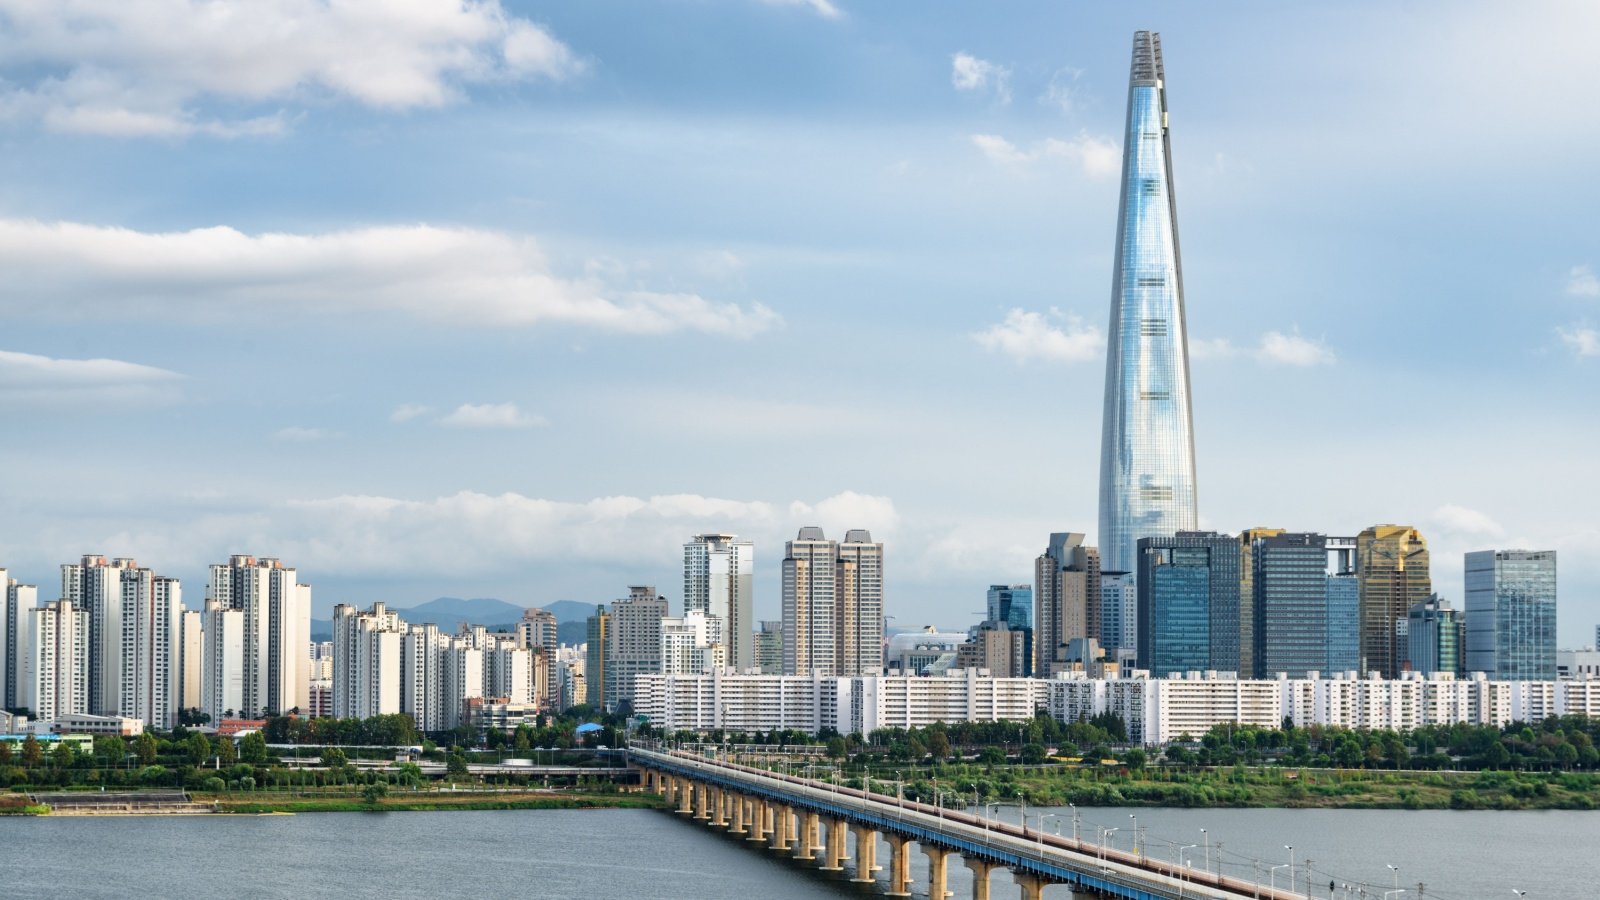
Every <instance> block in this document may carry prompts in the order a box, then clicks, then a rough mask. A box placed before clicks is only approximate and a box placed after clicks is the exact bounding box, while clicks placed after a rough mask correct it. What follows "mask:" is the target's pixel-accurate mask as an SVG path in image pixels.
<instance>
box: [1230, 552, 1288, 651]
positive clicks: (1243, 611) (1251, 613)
mask: <svg viewBox="0 0 1600 900" xmlns="http://www.w3.org/2000/svg"><path fill="white" fill-rule="evenodd" d="M1283 533H1284V529H1282V528H1261V527H1257V528H1247V529H1245V530H1244V531H1241V532H1240V533H1239V672H1240V674H1252V673H1254V672H1255V671H1256V604H1255V596H1256V582H1255V578H1256V574H1255V572H1256V564H1255V546H1256V541H1259V540H1261V539H1262V538H1269V537H1277V536H1278V535H1280V534H1283Z"/></svg>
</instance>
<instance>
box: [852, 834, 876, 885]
mask: <svg viewBox="0 0 1600 900" xmlns="http://www.w3.org/2000/svg"><path fill="white" fill-rule="evenodd" d="M855 831H856V877H854V878H852V879H850V880H851V881H858V882H860V883H862V884H871V883H872V882H873V880H874V879H873V877H872V873H873V872H874V871H875V870H876V869H877V868H878V865H877V863H878V832H877V831H875V830H873V829H872V828H870V827H868V826H866V825H857V826H856V829H855Z"/></svg>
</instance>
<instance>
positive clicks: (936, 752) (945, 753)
mask: <svg viewBox="0 0 1600 900" xmlns="http://www.w3.org/2000/svg"><path fill="white" fill-rule="evenodd" d="M927 743H928V752H929V753H931V754H933V758H934V759H935V760H939V761H943V760H947V759H949V758H950V738H949V736H947V735H946V734H945V733H944V732H943V731H939V730H937V729H936V730H934V731H930V732H928V742H927Z"/></svg>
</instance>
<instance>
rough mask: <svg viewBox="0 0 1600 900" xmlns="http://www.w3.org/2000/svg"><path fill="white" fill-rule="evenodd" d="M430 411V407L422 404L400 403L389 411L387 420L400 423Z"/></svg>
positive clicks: (431, 410)
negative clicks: (392, 410)
mask: <svg viewBox="0 0 1600 900" xmlns="http://www.w3.org/2000/svg"><path fill="white" fill-rule="evenodd" d="M430 412H433V408H432V407H428V406H422V405H421V404H417V403H402V404H400V405H399V406H396V407H395V408H394V412H392V413H389V421H391V422H393V423H395V424H396V425H400V424H404V423H406V422H409V421H411V420H412V419H415V418H419V417H421V416H425V415H427V414H428V413H430Z"/></svg>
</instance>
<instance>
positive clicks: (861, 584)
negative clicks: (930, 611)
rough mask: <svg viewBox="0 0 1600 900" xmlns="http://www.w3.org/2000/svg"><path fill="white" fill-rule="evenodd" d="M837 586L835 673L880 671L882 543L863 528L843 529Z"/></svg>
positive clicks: (858, 673)
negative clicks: (844, 530) (836, 666)
mask: <svg viewBox="0 0 1600 900" xmlns="http://www.w3.org/2000/svg"><path fill="white" fill-rule="evenodd" d="M836 571H837V572H838V576H839V587H838V590H837V591H836V592H835V597H836V599H837V601H838V604H839V606H838V615H837V620H838V623H839V624H838V645H837V648H836V650H835V652H834V659H835V660H836V661H837V665H838V669H837V671H836V672H834V674H836V675H839V676H843V677H849V676H852V675H879V674H882V672H883V544H882V543H879V542H876V541H874V540H873V539H872V533H871V532H869V531H867V530H866V529H865V528H852V529H850V530H848V531H846V532H845V535H844V541H843V543H841V544H839V564H838V567H837V569H836Z"/></svg>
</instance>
